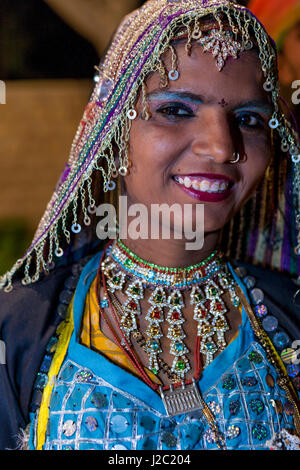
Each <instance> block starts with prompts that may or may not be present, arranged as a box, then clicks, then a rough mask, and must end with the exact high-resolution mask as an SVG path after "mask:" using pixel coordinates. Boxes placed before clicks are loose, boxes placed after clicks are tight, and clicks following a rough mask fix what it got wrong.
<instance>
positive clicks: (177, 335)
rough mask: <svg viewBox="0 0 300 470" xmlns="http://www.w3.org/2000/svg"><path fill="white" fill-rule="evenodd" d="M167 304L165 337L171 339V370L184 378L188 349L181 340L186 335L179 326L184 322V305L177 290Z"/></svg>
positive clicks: (188, 368)
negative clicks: (166, 330) (166, 331)
mask: <svg viewBox="0 0 300 470" xmlns="http://www.w3.org/2000/svg"><path fill="white" fill-rule="evenodd" d="M168 306H169V307H170V310H169V313H168V316H167V321H168V323H169V329H168V334H167V338H169V339H170V340H171V345H170V354H172V356H175V358H174V361H173V364H172V367H171V371H172V372H174V373H175V374H176V375H177V376H178V377H180V378H181V379H184V376H185V375H186V373H187V372H188V371H189V370H190V368H191V367H190V364H189V361H188V359H187V357H186V354H188V352H189V350H188V349H187V347H186V345H185V344H184V342H183V339H184V338H185V336H186V335H185V333H184V331H183V329H182V326H181V325H182V324H183V323H184V322H185V320H184V318H183V315H182V310H181V309H182V308H183V307H184V302H183V299H182V294H181V292H180V291H179V290H175V291H174V292H172V294H171V295H170V296H169V298H168Z"/></svg>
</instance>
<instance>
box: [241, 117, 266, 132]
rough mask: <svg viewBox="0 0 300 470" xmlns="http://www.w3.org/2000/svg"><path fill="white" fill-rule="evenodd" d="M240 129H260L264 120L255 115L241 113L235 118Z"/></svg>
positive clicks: (263, 124) (263, 125)
mask: <svg viewBox="0 0 300 470" xmlns="http://www.w3.org/2000/svg"><path fill="white" fill-rule="evenodd" d="M237 121H238V123H239V125H240V127H244V128H248V129H262V128H264V127H265V122H264V119H263V118H262V117H261V116H260V115H259V114H256V113H242V114H239V115H238V116H237Z"/></svg>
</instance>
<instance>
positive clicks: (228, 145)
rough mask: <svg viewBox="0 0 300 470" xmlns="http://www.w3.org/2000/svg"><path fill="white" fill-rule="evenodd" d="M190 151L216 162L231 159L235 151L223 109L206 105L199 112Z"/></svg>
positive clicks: (230, 129)
mask: <svg viewBox="0 0 300 470" xmlns="http://www.w3.org/2000/svg"><path fill="white" fill-rule="evenodd" d="M192 151H193V153H194V154H195V155H199V156H202V157H210V158H213V159H214V160H215V161H216V162H218V163H226V162H229V161H230V160H232V159H233V154H234V152H235V151H236V148H235V145H234V140H233V129H232V128H231V126H230V121H229V117H228V115H227V113H226V111H225V110H224V109H221V107H219V106H218V107H216V106H207V108H206V109H205V110H203V111H202V112H201V115H200V116H199V120H197V125H196V126H195V133H194V137H193V143H192Z"/></svg>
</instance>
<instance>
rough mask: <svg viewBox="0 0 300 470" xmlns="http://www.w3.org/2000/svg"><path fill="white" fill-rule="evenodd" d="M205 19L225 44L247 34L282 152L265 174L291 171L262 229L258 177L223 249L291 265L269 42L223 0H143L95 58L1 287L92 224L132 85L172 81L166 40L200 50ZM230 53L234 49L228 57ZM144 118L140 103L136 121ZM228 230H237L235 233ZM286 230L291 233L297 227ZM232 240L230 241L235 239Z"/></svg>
mask: <svg viewBox="0 0 300 470" xmlns="http://www.w3.org/2000/svg"><path fill="white" fill-rule="evenodd" d="M204 17H209V18H210V19H211V20H212V22H213V24H214V25H215V27H216V25H217V28H218V31H219V33H221V34H223V35H224V34H227V33H228V34H232V37H233V38H232V44H234V41H235V44H238V43H237V42H236V41H239V44H240V45H241V48H240V50H248V49H251V48H252V47H253V46H254V44H253V42H255V45H256V47H257V48H258V50H259V58H260V61H261V66H262V71H263V73H264V76H265V84H264V89H265V90H266V91H267V92H269V93H270V96H271V98H272V102H273V107H274V112H273V116H272V119H271V121H270V126H271V127H272V128H274V129H276V131H277V133H278V139H279V145H280V146H281V151H282V153H283V154H285V155H284V157H283V158H282V162H283V164H280V165H279V166H280V171H279V172H278V171H277V173H276V172H275V173H274V177H275V179H276V178H279V176H281V178H283V177H286V176H287V169H288V168H289V169H290V174H291V175H292V178H291V177H289V178H288V181H287V186H286V185H285V184H284V183H282V182H280V181H276V185H277V189H278V190H279V189H280V190H281V199H280V198H279V196H278V194H279V192H278V194H277V195H274V197H273V199H272V201H273V202H274V200H276V198H277V199H278V201H277V202H278V203H279V204H278V206H279V209H278V210H277V211H276V214H277V217H274V218H273V220H272V221H271V223H270V221H269V225H268V227H267V231H264V230H263V226H264V224H265V222H266V220H267V218H268V217H269V214H270V207H269V206H268V201H269V198H268V196H267V191H268V190H269V186H270V185H269V186H268V184H267V182H266V181H265V182H264V184H263V185H262V194H264V197H263V198H262V201H265V202H263V204H261V199H260V198H259V197H256V199H255V197H254V198H253V199H252V200H251V201H250V202H249V204H247V205H246V206H245V208H244V209H243V210H242V211H241V212H240V214H238V216H237V217H236V218H235V219H233V220H232V222H231V223H230V224H229V227H227V229H226V230H225V231H224V237H223V239H224V244H225V251H227V252H228V253H230V254H231V255H238V257H239V259H242V260H251V261H252V262H254V263H255V262H258V263H267V264H269V266H271V267H273V268H277V269H285V270H288V271H289V272H291V273H293V274H296V273H298V261H297V259H296V255H299V254H300V191H299V190H300V155H299V154H300V151H299V145H298V136H297V134H296V132H295V131H294V129H293V128H292V125H291V124H290V122H289V121H288V120H287V119H286V117H285V116H284V114H283V113H282V111H281V109H280V104H279V85H278V74H277V58H276V50H275V46H274V43H273V41H272V40H271V39H270V38H269V36H268V35H267V33H266V31H265V30H264V28H263V27H262V25H261V24H260V23H259V21H258V20H257V19H256V18H255V17H254V16H253V15H252V14H251V13H250V12H249V11H248V10H247V9H246V8H244V7H242V6H241V5H236V4H234V3H232V2H231V1H229V0H148V1H147V2H146V3H145V4H144V5H143V6H142V7H141V8H140V9H137V10H135V11H134V12H132V13H131V14H129V15H127V16H126V17H125V18H124V19H123V21H122V22H121V24H120V26H119V28H118V30H117V32H116V34H115V36H114V38H113V41H112V43H111V45H110V47H109V48H108V51H107V53H106V55H105V57H104V59H103V61H102V62H101V63H100V66H99V67H98V76H97V81H96V85H95V88H94V91H93V93H92V95H91V99H90V101H89V103H88V105H87V107H86V110H85V112H84V115H83V118H82V120H81V122H80V125H79V128H78V131H77V133H76V136H75V139H74V142H73V145H72V148H71V152H70V157H69V161H68V163H67V165H66V167H65V170H64V172H63V174H62V176H61V178H60V180H59V182H58V185H57V187H56V190H55V191H54V194H53V196H52V198H51V200H50V202H49V204H48V206H47V208H46V211H45V213H44V215H43V217H42V219H41V221H40V224H39V226H38V229H37V231H36V233H35V236H34V239H33V241H32V244H31V246H30V247H29V248H28V250H27V252H26V253H25V254H24V256H23V257H22V258H21V259H19V260H18V261H17V262H16V263H15V265H14V266H13V267H12V269H11V270H10V271H9V272H7V273H6V274H5V275H4V276H2V277H1V278H0V289H4V290H5V291H6V292H9V291H10V290H11V289H12V286H13V284H12V280H13V277H14V275H15V273H16V272H17V271H19V270H20V268H22V270H23V273H24V275H23V279H22V283H23V284H24V285H28V284H31V283H32V282H35V281H37V280H38V279H39V278H40V275H41V273H42V272H45V273H47V272H48V271H49V269H51V267H53V264H54V262H57V261H59V260H60V259H61V258H62V257H63V256H64V250H66V247H67V246H68V244H69V245H70V244H72V243H73V237H74V236H75V235H76V234H78V233H80V232H81V231H82V230H83V229H84V230H88V229H91V221H92V216H93V214H94V213H95V212H96V205H97V202H96V194H95V191H94V189H93V188H94V186H95V184H94V183H95V181H97V180H99V176H98V174H99V172H100V174H101V176H102V179H103V188H104V192H105V193H107V192H108V191H111V190H114V188H115V186H116V184H115V181H114V180H115V179H116V178H117V177H118V176H119V175H120V176H121V177H122V176H125V175H126V174H127V172H128V167H129V160H128V142H129V135H130V128H131V121H132V118H134V112H135V111H134V107H135V103H136V99H137V96H138V93H139V92H140V90H142V93H143V96H145V81H146V78H147V76H148V75H149V74H150V73H151V72H158V73H159V75H160V78H161V86H162V87H164V86H167V85H168V81H169V80H172V79H176V76H178V70H177V61H176V50H175V48H174V47H172V46H171V42H172V40H173V39H174V38H175V37H178V34H179V35H180V34H181V35H182V36H184V37H187V39H186V51H187V53H188V54H190V52H191V48H192V46H193V42H195V41H199V43H200V44H201V45H202V46H203V47H204V48H205V47H207V49H206V50H209V47H210V43H209V42H208V40H207V37H206V36H205V31H206V30H205V24H206V23H205V21H203V18H204ZM228 30H229V31H230V32H231V33H229V31H228ZM219 33H218V34H219ZM216 37H217V36H216ZM234 38H235V39H234ZM169 48H171V50H172V68H173V70H171V71H167V70H166V67H165V65H164V63H163V60H162V55H163V54H164V53H165V52H166V51H167V50H168V49H169ZM238 52H239V51H238ZM235 53H236V51H235V50H233V51H232V54H231V55H234V54H235ZM218 61H219V62H218V63H217V66H218V68H219V70H221V69H222V57H220V55H219V58H218ZM149 117H150V116H149V114H148V111H147V104H146V103H145V119H148V118H149ZM117 161H118V164H117V163H116V162H117ZM277 170H279V169H278V168H277ZM284 172H285V174H283V173H284ZM271 190H272V188H271ZM99 203H100V202H99ZM250 214H251V217H252V220H253V223H252V226H251V230H250V231H249V228H248V226H249V223H245V218H246V219H247V217H249V215H250ZM278 214H279V215H278ZM292 215H293V216H294V220H295V222H294V226H293V227H292V228H293V229H297V230H298V238H297V235H292V236H289V233H292V231H291V230H287V227H288V226H289V224H290V223H291V222H290V219H289V220H285V219H284V218H285V217H287V216H288V217H289V218H290V217H291V216H292ZM280 217H281V218H280ZM83 226H85V227H83ZM237 231H240V234H239V236H238V237H237ZM279 232H280V233H279ZM278 233H279V235H278ZM293 233H295V234H296V230H294V232H293ZM276 237H277V238H278V237H279V238H280V240H277V242H278V243H277V245H278V244H279V245H280V247H279V248H278V246H276V247H275V248H276V250H275V249H274V244H275V241H276ZM237 238H238V242H237V243H236V242H234V240H236V239H237ZM274 240H275V241H274ZM270 241H271V242H270ZM272 243H273V245H272ZM233 247H235V248H234V249H233ZM270 247H271V248H270ZM292 250H294V251H292Z"/></svg>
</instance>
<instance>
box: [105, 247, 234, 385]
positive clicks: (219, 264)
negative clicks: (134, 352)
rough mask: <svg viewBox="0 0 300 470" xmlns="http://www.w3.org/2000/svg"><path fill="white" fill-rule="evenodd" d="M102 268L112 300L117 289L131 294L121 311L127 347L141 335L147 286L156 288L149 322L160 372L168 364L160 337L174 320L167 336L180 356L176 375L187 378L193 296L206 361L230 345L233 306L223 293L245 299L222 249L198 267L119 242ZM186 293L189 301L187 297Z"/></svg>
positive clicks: (150, 345)
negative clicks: (187, 311)
mask: <svg viewBox="0 0 300 470" xmlns="http://www.w3.org/2000/svg"><path fill="white" fill-rule="evenodd" d="M101 270H102V272H103V275H104V276H105V280H106V286H107V292H106V294H107V296H108V297H109V300H110V301H111V300H112V298H113V297H114V294H115V292H116V291H120V292H122V293H123V295H124V296H125V297H126V300H125V301H124V303H123V304H122V305H121V309H119V310H120V312H121V313H120V315H119V327H120V330H121V332H122V334H123V336H124V339H123V345H125V344H126V343H129V344H131V340H132V338H134V337H136V336H137V334H138V333H139V320H138V318H139V316H140V315H141V305H140V301H141V300H142V299H143V298H144V294H145V288H148V289H150V291H152V292H151V295H150V298H149V299H148V303H149V308H148V310H147V313H146V315H145V319H146V320H147V323H148V325H147V329H146V331H145V337H146V345H145V351H146V352H147V355H148V360H149V369H150V370H151V371H152V372H153V373H154V374H158V373H159V372H160V364H161V363H162V361H161V360H160V354H161V353H162V352H163V351H162V349H161V344H160V338H161V337H162V336H163V333H162V330H161V323H162V322H163V321H166V322H167V323H168V333H167V338H168V339H169V340H170V354H171V355H172V356H174V360H173V364H172V366H171V369H170V370H171V373H174V375H175V376H176V377H179V378H180V379H181V380H184V379H185V376H186V374H187V372H188V371H189V370H190V368H191V366H190V363H189V360H188V358H187V355H188V354H189V350H188V348H187V346H186V345H185V343H184V338H185V336H186V335H185V333H184V329H183V324H184V322H185V319H184V316H183V309H184V307H185V306H186V305H187V304H188V301H187V300H189V303H190V305H192V306H193V309H194V315H193V318H194V319H195V320H196V321H197V323H198V328H197V336H198V339H199V340H200V346H199V353H202V354H203V357H204V359H205V364H204V367H206V366H207V365H208V364H210V363H211V361H212V360H213V358H214V356H215V355H216V354H217V353H218V352H219V351H221V350H223V349H224V348H225V347H226V342H225V336H224V335H225V332H226V331H227V330H228V328H229V327H228V324H227V321H226V318H225V313H226V312H227V308H226V305H225V303H224V300H223V299H222V296H223V295H224V294H225V293H226V292H228V293H229V294H230V298H231V302H232V303H233V305H234V306H236V307H238V306H239V298H238V296H237V295H236V292H235V283H234V281H233V278H232V277H231V273H230V272H229V270H228V268H227V265H226V263H225V261H224V259H223V256H222V254H221V253H219V252H218V251H215V252H213V253H212V254H211V255H210V256H209V257H208V258H207V259H206V260H205V261H202V262H201V263H199V264H197V265H195V266H190V267H187V268H165V267H161V266H157V265H155V264H153V263H149V262H147V261H144V260H142V259H141V258H139V257H138V256H136V255H135V254H134V253H132V252H131V251H130V250H129V249H128V248H127V247H126V246H125V245H124V244H123V243H122V242H121V241H120V240H118V241H117V242H115V243H114V245H113V246H111V247H109V248H108V249H107V250H106V256H105V258H104V260H103V261H102V263H101ZM186 294H188V297H189V299H185V297H186Z"/></svg>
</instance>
